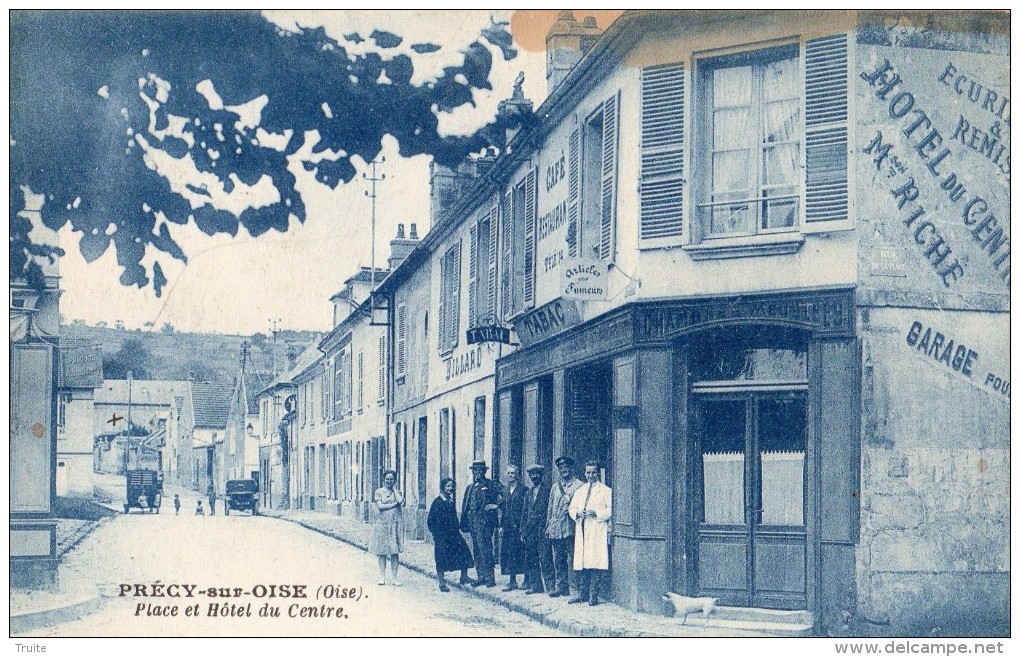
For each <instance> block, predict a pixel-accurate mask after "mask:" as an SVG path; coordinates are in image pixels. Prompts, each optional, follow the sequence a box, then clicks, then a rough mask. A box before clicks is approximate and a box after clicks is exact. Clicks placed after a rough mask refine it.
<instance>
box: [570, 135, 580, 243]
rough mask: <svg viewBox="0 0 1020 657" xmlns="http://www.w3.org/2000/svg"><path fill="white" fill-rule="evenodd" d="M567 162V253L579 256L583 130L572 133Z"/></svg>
mask: <svg viewBox="0 0 1020 657" xmlns="http://www.w3.org/2000/svg"><path fill="white" fill-rule="evenodd" d="M567 157H568V158H569V160H568V162H567V254H568V255H569V256H570V257H571V258H576V257H577V231H578V226H577V205H578V191H579V189H580V186H581V185H580V182H581V130H580V129H578V130H574V131H573V132H572V133H570V146H569V153H568V155H567Z"/></svg>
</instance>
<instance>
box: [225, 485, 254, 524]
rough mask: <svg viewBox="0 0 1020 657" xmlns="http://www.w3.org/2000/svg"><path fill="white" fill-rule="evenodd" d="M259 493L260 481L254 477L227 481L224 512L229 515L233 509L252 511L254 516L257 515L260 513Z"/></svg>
mask: <svg viewBox="0 0 1020 657" xmlns="http://www.w3.org/2000/svg"><path fill="white" fill-rule="evenodd" d="M258 493H259V482H257V481H255V480H254V479H231V480H229V481H227V492H226V495H225V499H224V503H223V512H224V513H225V514H226V515H228V516H229V515H230V512H231V511H251V514H252V515H253V516H257V515H258V514H259V502H258V498H259V495H258Z"/></svg>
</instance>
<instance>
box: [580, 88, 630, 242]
mask: <svg viewBox="0 0 1020 657" xmlns="http://www.w3.org/2000/svg"><path fill="white" fill-rule="evenodd" d="M619 120H620V117H619V94H614V95H613V96H610V97H609V98H607V99H606V100H605V101H604V102H603V103H601V104H600V105H599V106H598V107H596V108H595V111H593V112H592V113H591V114H589V115H588V117H587V118H586V119H585V120H584V122H583V123H582V125H581V127H580V128H579V129H578V130H575V131H574V133H573V134H572V135H571V136H570V143H569V147H570V157H569V163H568V166H569V171H568V174H567V181H568V188H567V194H568V198H567V223H568V227H567V246H568V252H569V254H570V255H571V256H580V257H582V258H601V259H608V260H612V259H613V257H614V256H615V251H616V173H617V171H616V169H617V159H618V149H619V129H618V127H619Z"/></svg>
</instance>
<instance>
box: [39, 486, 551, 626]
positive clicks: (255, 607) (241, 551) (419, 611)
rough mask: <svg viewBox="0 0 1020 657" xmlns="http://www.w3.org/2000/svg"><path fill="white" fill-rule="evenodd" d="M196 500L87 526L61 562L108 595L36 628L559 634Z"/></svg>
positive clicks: (281, 526) (278, 523) (330, 544)
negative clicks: (94, 608)
mask: <svg viewBox="0 0 1020 657" xmlns="http://www.w3.org/2000/svg"><path fill="white" fill-rule="evenodd" d="M197 499H198V498H197V496H190V495H189V496H184V495H182V498H181V500H182V504H181V512H180V515H179V516H175V515H174V509H173V495H172V493H170V494H168V496H167V498H166V499H165V501H164V503H163V507H162V509H161V512H160V513H159V514H154V513H140V512H139V511H138V510H132V512H131V513H130V514H128V515H121V516H118V517H116V518H113V519H112V520H110V521H108V522H106V523H105V524H104V525H103V526H102V527H100V528H99V529H97V530H96V531H95V532H93V533H92V534H91V535H90V536H88V537H87V538H86V539H85V540H84V541H83V542H82V543H81V544H80V545H79V546H78V547H77V548H75V549H74V550H72V551H71V552H70V553H68V554H67V555H66V557H65V567H68V568H73V569H74V570H75V571H77V572H79V573H81V574H83V575H85V576H87V577H89V578H91V579H92V580H93V581H95V582H96V583H97V584H98V585H99V586H100V589H101V590H102V591H103V592H104V593H105V594H106V595H108V596H110V597H109V598H108V599H107V601H106V604H105V605H104V607H103V608H102V609H101V610H100V611H99V612H97V613H95V614H93V615H91V616H88V617H85V618H83V619H80V620H77V621H73V622H68V623H65V624H62V625H57V626H53V627H46V628H41V629H39V630H36V631H33V632H31V633H30V635H31V636H36V637H90V636H164V637H170V636H233V637H238V636H563V634H562V633H559V632H557V631H556V630H554V629H552V628H549V627H546V626H543V625H541V624H539V623H538V622H536V621H534V620H531V619H529V618H527V617H525V616H523V615H521V614H518V613H514V612H511V611H509V610H507V609H504V608H502V607H500V606H498V605H494V604H492V603H491V602H487V601H484V600H480V599H478V598H475V597H474V596H472V595H470V594H469V593H466V592H465V591H462V590H459V589H458V588H457V587H451V589H452V590H451V591H450V592H449V593H440V592H439V590H438V587H437V586H436V583H435V580H434V579H430V578H426V577H424V576H423V575H420V574H418V573H415V572H412V571H410V570H406V569H403V568H402V569H401V570H400V574H399V579H400V580H401V581H402V583H403V585H402V586H399V587H398V586H393V585H392V584H387V585H386V586H379V585H378V584H377V581H378V569H377V564H376V559H375V557H374V556H373V555H369V554H366V553H364V552H363V551H361V550H358V549H356V548H353V547H351V546H349V545H346V544H344V543H341V542H339V541H336V540H333V539H330V538H328V537H325V536H322V535H320V534H317V533H315V532H312V531H310V530H307V529H304V528H302V527H300V526H298V525H295V524H293V523H290V522H287V521H284V520H278V519H274V518H269V517H265V516H256V517H252V516H250V515H248V514H247V513H244V514H238V513H236V512H235V513H234V514H231V515H230V516H224V515H222V512H223V509H222V501H220V502H219V503H218V504H217V514H216V515H215V516H210V515H205V516H196V515H194V512H195V503H196V500H197ZM206 513H207V514H208V509H206ZM450 575H452V576H454V578H455V577H456V573H450ZM154 584H157V585H164V586H162V587H160V586H156V587H154V586H153V585H154ZM173 585H176V586H173ZM301 587H303V589H302V588H301ZM122 592H123V593H124V595H120V594H121V593H122ZM153 593H157V594H160V595H162V596H165V597H156V596H154V595H153ZM189 594H190V596H191V597H187V596H188V595H189ZM238 594H240V595H238ZM175 595H177V596H180V597H171V596H175ZM224 595H229V596H230V597H223V596H224ZM299 595H304V596H307V597H298V596H299ZM317 595H318V596H319V599H316V597H317ZM326 596H330V597H329V599H327V598H326ZM345 596H346V597H345ZM359 596H360V599H359ZM273 610H275V612H276V613H278V614H279V615H278V616H274V617H268V616H267V615H268V614H273V613H274V611H273ZM260 612H261V614H260ZM192 614H194V615H192Z"/></svg>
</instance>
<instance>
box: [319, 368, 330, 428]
mask: <svg viewBox="0 0 1020 657" xmlns="http://www.w3.org/2000/svg"><path fill="white" fill-rule="evenodd" d="M319 388H320V390H319V392H320V396H321V397H322V403H321V404H320V406H321V408H320V409H319V414H320V417H321V418H322V419H323V420H325V419H326V417H327V415H328V413H329V368H328V366H327V367H324V368H323V372H322V377H321V379H320V380H319Z"/></svg>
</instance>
